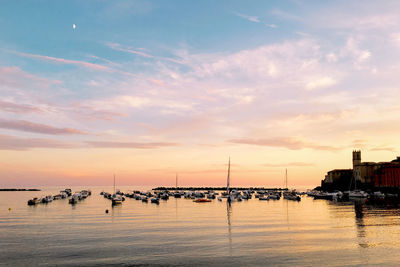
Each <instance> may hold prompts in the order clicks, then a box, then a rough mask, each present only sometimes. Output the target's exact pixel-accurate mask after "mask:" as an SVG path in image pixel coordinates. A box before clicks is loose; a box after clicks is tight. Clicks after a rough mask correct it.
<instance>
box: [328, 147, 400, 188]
mask: <svg viewBox="0 0 400 267" xmlns="http://www.w3.org/2000/svg"><path fill="white" fill-rule="evenodd" d="M321 187H322V189H323V190H327V191H331V190H349V189H353V188H359V189H374V188H380V189H388V188H391V189H399V190H400V157H397V159H395V160H393V161H391V162H362V161H361V151H360V150H354V151H353V169H335V170H332V171H329V172H328V173H327V174H326V175H325V179H324V180H322V181H321Z"/></svg>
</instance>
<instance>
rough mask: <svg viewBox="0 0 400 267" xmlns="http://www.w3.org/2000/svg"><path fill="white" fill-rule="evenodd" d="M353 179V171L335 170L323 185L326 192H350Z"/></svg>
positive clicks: (329, 173)
mask: <svg viewBox="0 0 400 267" xmlns="http://www.w3.org/2000/svg"><path fill="white" fill-rule="evenodd" d="M352 178H353V170H352V169H335V170H332V171H329V172H328V173H327V174H326V175H325V179H324V180H323V181H322V183H321V187H322V188H324V190H327V191H331V190H348V189H349V186H350V182H351V179H352Z"/></svg>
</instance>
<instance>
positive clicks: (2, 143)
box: [0, 134, 77, 150]
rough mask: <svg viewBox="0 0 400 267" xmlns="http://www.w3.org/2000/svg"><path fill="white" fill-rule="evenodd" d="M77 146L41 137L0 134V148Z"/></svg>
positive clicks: (62, 147)
mask: <svg viewBox="0 0 400 267" xmlns="http://www.w3.org/2000/svg"><path fill="white" fill-rule="evenodd" d="M76 147H77V146H76V145H74V144H71V143H66V142H60V141H56V140H52V139H43V138H20V137H15V136H10V135H4V134H0V150H29V149H33V148H57V149H70V148H76Z"/></svg>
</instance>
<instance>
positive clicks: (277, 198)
mask: <svg viewBox="0 0 400 267" xmlns="http://www.w3.org/2000/svg"><path fill="white" fill-rule="evenodd" d="M268 196H269V199H273V200H279V199H281V196H280V195H279V194H274V193H272V194H269V195H268Z"/></svg>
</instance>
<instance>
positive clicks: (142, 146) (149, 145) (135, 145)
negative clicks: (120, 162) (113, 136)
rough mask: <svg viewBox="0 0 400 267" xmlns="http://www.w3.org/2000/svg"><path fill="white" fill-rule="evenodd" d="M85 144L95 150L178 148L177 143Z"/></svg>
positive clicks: (93, 142) (105, 142)
mask: <svg viewBox="0 0 400 267" xmlns="http://www.w3.org/2000/svg"><path fill="white" fill-rule="evenodd" d="M86 143H87V144H88V145H90V146H92V147H97V148H137V149H155V148H162V147H173V146H179V144H178V143H170V142H150V143H139V142H113V141H88V142H86Z"/></svg>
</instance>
